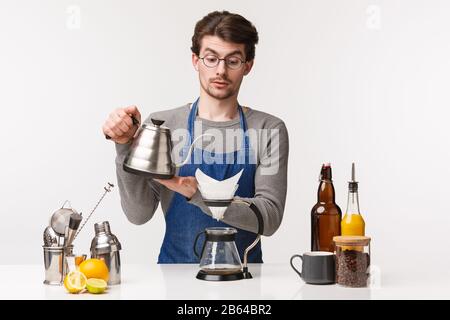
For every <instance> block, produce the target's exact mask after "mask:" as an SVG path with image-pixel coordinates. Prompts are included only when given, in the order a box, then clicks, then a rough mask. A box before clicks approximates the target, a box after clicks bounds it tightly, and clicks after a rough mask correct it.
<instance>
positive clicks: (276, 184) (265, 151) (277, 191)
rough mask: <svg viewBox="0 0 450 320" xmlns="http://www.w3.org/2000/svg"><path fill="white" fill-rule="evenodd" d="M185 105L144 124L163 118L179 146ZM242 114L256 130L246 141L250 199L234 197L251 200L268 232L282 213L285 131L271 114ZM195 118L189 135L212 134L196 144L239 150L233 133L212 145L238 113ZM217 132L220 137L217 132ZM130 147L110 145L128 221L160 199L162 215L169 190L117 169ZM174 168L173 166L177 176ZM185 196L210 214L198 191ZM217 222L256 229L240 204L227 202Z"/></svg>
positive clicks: (145, 217)
mask: <svg viewBox="0 0 450 320" xmlns="http://www.w3.org/2000/svg"><path fill="white" fill-rule="evenodd" d="M190 108H191V104H187V105H184V106H182V107H179V108H175V109H170V110H166V111H161V112H155V113H152V114H151V115H150V116H149V117H148V118H147V119H146V120H145V122H150V118H156V119H161V120H165V123H164V125H165V126H167V127H169V128H170V130H171V133H172V139H173V141H174V146H176V145H177V143H178V142H179V141H182V142H180V143H183V145H184V144H185V141H186V139H187V135H183V132H185V130H177V129H186V128H187V120H188V116H189V112H190ZM244 114H245V117H246V121H247V126H248V129H249V131H253V132H257V133H258V134H253V135H251V134H250V145H251V147H252V148H253V149H254V150H255V151H256V155H257V162H256V164H257V168H256V173H255V197H254V198H240V197H237V196H236V197H235V198H237V199H242V200H245V201H247V202H252V203H253V204H254V205H255V206H256V207H257V208H258V209H259V210H260V211H261V214H262V216H263V220H264V235H265V236H270V235H272V234H273V233H274V232H275V231H276V230H277V229H278V227H279V226H280V224H281V221H282V218H283V213H284V206H285V201H286V190H287V168H288V155H289V140H288V132H287V129H286V126H285V124H284V122H283V121H282V120H280V119H279V118H277V117H275V116H272V115H270V114H267V113H264V112H261V111H257V110H254V109H251V108H247V107H244ZM195 122H196V123H195V128H196V129H195V134H194V136H195V137H197V136H198V135H199V134H201V133H204V132H205V131H208V133H210V134H213V135H215V137H214V138H212V139H211V140H209V139H207V138H206V137H205V139H201V140H200V141H199V142H198V145H197V144H196V147H198V148H203V149H208V148H211V145H213V148H214V151H216V152H220V153H222V152H227V153H229V152H232V151H235V150H239V149H240V148H241V142H242V134H240V135H236V137H235V140H236V141H235V143H230V141H229V140H230V139H227V140H228V141H226V142H225V141H220V143H217V142H219V141H218V137H220V138H222V140H223V139H225V137H229V136H227V133H229V132H230V130H229V129H234V130H236V129H239V128H240V123H239V116H238V117H237V118H235V119H233V120H230V121H223V122H215V121H210V120H206V119H201V118H199V117H198V116H197V118H196V121H195ZM199 125H200V126H201V130H200V129H199V128H200V127H199ZM260 129H269V130H268V131H264V130H260ZM180 132H181V134H180ZM219 132H220V134H221V135H218V134H219ZM175 133H176V135H175ZM215 133H216V134H215ZM195 137H194V138H195ZM200 144H201V145H200ZM130 146H131V142H130V143H128V144H116V151H117V156H116V173H117V180H118V186H119V191H120V198H121V205H122V209H123V211H124V213H125V215H126V216H127V218H128V220H129V221H130V222H132V223H134V224H144V223H146V222H147V221H149V220H150V219H151V218H152V217H153V215H154V213H155V211H156V209H157V208H158V205H159V203H161V207H162V211H163V213H164V214H166V213H167V211H168V209H169V205H170V202H171V200H172V197H173V195H174V192H173V191H171V190H170V189H168V188H166V187H165V186H162V185H161V184H159V183H158V182H156V181H154V180H152V179H148V178H143V177H140V176H137V175H134V174H130V173H127V172H125V171H124V170H123V168H122V165H123V161H124V158H125V156H126V155H127V152H128V150H129V148H130ZM174 150H175V147H174ZM173 158H174V160H176V161H177V163H180V162H181V161H182V159H181V158H180V157H179V155H178V154H177V153H176V152H174V153H173ZM178 171H179V169H178V170H177V174H178ZM186 200H187V201H188V202H189V203H191V204H193V205H196V206H198V207H199V208H200V209H201V210H202V211H203V212H204V213H205V214H207V215H209V216H212V213H211V211H210V210H209V208H208V207H207V206H206V205H205V204H204V202H203V199H202V196H201V193H200V191H198V190H197V192H196V193H195V194H194V196H193V197H192V198H191V199H186ZM222 221H223V222H225V223H226V224H229V225H231V226H233V227H236V228H240V229H243V230H247V231H250V232H254V233H256V232H257V226H258V224H257V219H256V216H255V215H254V213H253V211H252V210H251V209H250V208H249V207H248V206H246V205H245V204H240V203H232V204H231V205H230V206H229V207H228V209H227V211H226V212H225V214H224V218H223V220H222Z"/></svg>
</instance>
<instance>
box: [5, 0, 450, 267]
mask: <svg viewBox="0 0 450 320" xmlns="http://www.w3.org/2000/svg"><path fill="white" fill-rule="evenodd" d="M71 5H75V7H72V8H71ZM73 8H75V9H73ZM77 8H79V9H80V15H79V16H77ZM216 9H219V10H222V9H227V10H230V11H232V12H237V13H240V14H242V15H244V16H245V17H246V18H248V19H249V20H250V21H252V22H253V23H254V24H255V25H256V27H257V29H258V31H259V35H260V44H259V45H258V46H257V49H256V61H255V67H254V69H253V71H252V73H251V74H250V75H249V76H248V77H247V78H246V79H245V80H244V83H243V86H242V89H241V94H240V102H241V103H242V104H244V105H249V106H251V107H253V108H256V109H260V110H263V111H265V112H269V113H272V114H274V115H276V116H278V117H280V118H282V119H283V120H284V121H285V122H286V125H287V127H288V130H289V135H290V148H291V149H290V150H291V152H290V158H289V186H288V195H287V204H286V209H285V215H284V220H283V222H282V225H281V227H280V229H279V230H278V231H277V232H276V233H275V234H274V235H273V236H272V237H270V238H264V239H263V248H264V249H263V252H264V259H265V261H266V262H285V263H288V261H289V258H290V256H291V255H292V254H294V253H301V252H304V251H307V250H309V246H310V210H311V207H312V206H313V205H314V203H315V202H316V193H317V186H318V181H317V177H318V173H319V170H320V167H321V164H322V163H323V162H331V163H332V167H333V176H334V184H335V188H336V192H337V197H336V200H337V202H338V204H339V205H340V206H341V208H342V210H343V211H345V206H346V201H347V198H346V197H347V181H348V180H349V178H350V168H351V162H352V161H355V162H356V164H357V179H358V180H359V181H360V203H361V209H362V214H363V216H364V218H365V220H366V226H367V227H366V233H367V235H369V236H371V237H372V241H373V243H372V249H373V251H372V256H373V257H372V258H373V261H374V263H375V264H376V265H377V266H379V267H380V270H381V272H382V271H383V268H385V267H388V266H392V265H396V266H398V267H405V268H409V266H410V265H412V264H417V263H422V265H424V266H426V267H427V268H429V269H430V270H441V268H442V270H443V271H444V272H447V275H448V273H449V271H448V270H450V268H449V265H450V262H449V249H448V244H449V242H450V241H449V239H448V234H449V230H450V212H449V205H448V199H449V198H448V188H449V187H448V186H449V176H450V175H449V167H448V166H449V160H450V152H449V136H450V134H449V129H448V127H447V121H448V120H447V119H448V114H449V112H448V108H449V105H450V96H449V93H448V92H449V88H448V87H449V83H450V81H449V80H450V76H449V75H450V41H449V38H450V20H449V19H448V16H449V13H450V3H449V2H448V1H444V0H443V1H411V0H402V1H380V0H372V1H366V0H353V1H350V0H345V1H332V0H328V1H324V0H322V1H317V0H309V1H299V0H292V1H287V0H283V1H281V0H280V1H260V0H258V1H256V0H255V1H248V0H247V1H242V0H239V1H235V0H230V1H227V2H226V4H225V2H223V1H211V0H209V1H167V0H164V1H98V0H96V1H75V0H74V1H65V0H58V1H57V0H54V1H50V0H41V1H32V0H29V1H23V0H22V1H18V0H14V1H13V0H1V1H0V105H1V111H2V117H1V118H2V121H1V125H0V136H1V139H2V143H1V171H0V174H1V176H0V191H1V192H0V200H1V203H0V216H1V222H0V246H1V254H0V264H22V263H25V264H39V263H42V260H43V254H42V248H41V245H42V232H43V230H44V228H45V227H46V226H47V224H48V221H49V218H50V216H51V214H52V213H53V212H54V211H55V210H56V209H58V207H59V206H61V205H62V203H63V202H64V200H66V199H69V200H70V201H71V202H72V205H73V206H74V208H76V209H77V210H78V211H82V212H83V214H84V216H87V215H88V213H89V212H90V210H91V209H92V208H93V206H94V205H95V203H96V202H97V200H98V199H99V197H100V196H101V194H102V192H103V187H104V185H105V184H106V182H107V181H111V182H113V183H115V182H116V176H115V166H114V156H115V151H114V147H113V144H112V143H111V142H108V141H106V140H105V139H104V137H103V135H102V133H101V126H102V123H103V121H104V120H105V119H106V117H107V115H108V113H109V112H110V111H111V110H112V109H114V108H117V107H121V106H127V105H130V104H136V105H138V106H139V107H140V110H141V112H142V113H143V115H144V116H145V115H148V114H149V113H150V112H153V111H157V110H163V109H167V108H172V107H177V106H180V105H183V104H185V103H187V102H190V101H193V100H194V99H195V97H196V96H197V95H198V92H199V87H198V80H197V75H196V73H195V71H194V69H193V67H192V66H191V52H190V45H191V42H190V39H191V36H192V33H193V29H194V25H195V23H196V21H198V20H199V19H201V18H202V17H203V16H204V15H206V14H207V13H208V12H210V11H212V10H216ZM104 220H108V221H109V222H110V224H111V228H112V231H113V233H114V234H116V235H117V237H118V238H119V240H120V241H121V243H122V246H123V251H122V252H121V255H122V260H123V261H122V262H123V263H148V264H154V263H156V260H157V255H158V252H159V247H160V244H161V241H162V237H163V234H164V219H163V214H162V212H161V210H160V209H158V212H157V214H156V215H155V217H154V218H153V219H152V220H151V221H150V222H149V223H147V224H145V225H142V226H135V225H132V224H131V223H130V222H128V221H127V219H126V218H125V215H124V214H123V212H122V210H121V207H120V199H119V192H118V189H117V187H116V188H114V189H113V192H112V193H110V194H108V195H107V196H106V198H105V199H104V202H103V203H102V204H101V205H100V207H99V209H98V210H97V211H96V212H95V213H94V215H93V217H92V219H91V221H90V222H89V223H88V224H87V225H86V227H85V229H84V230H83V231H82V233H80V237H79V238H78V239H77V241H76V243H75V251H76V252H79V253H81V252H83V253H88V252H89V245H90V240H91V239H92V237H93V235H94V230H93V224H94V223H95V222H100V221H104ZM436 267H437V269H436ZM433 272H434V271H433Z"/></svg>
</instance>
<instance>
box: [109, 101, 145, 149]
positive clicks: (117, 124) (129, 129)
mask: <svg viewBox="0 0 450 320" xmlns="http://www.w3.org/2000/svg"><path fill="white" fill-rule="evenodd" d="M127 111H129V112H127ZM131 114H133V116H134V117H136V119H138V120H139V121H140V118H141V114H140V113H139V110H138V109H137V107H136V106H130V107H126V108H118V109H116V110H114V111H113V112H111V114H110V115H109V116H108V119H107V120H106V121H105V123H104V125H103V127H102V129H103V133H104V134H105V135H107V136H109V137H110V138H111V139H112V140H114V141H115V142H119V141H120V142H121V143H122V142H124V141H125V142H126V141H128V140H129V139H131V137H132V136H133V134H134V132H136V130H137V126H135V125H134V124H133V121H132V119H131Z"/></svg>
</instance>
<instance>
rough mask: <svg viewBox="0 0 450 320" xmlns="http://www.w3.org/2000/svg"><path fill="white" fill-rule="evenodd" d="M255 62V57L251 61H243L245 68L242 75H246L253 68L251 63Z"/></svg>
mask: <svg viewBox="0 0 450 320" xmlns="http://www.w3.org/2000/svg"><path fill="white" fill-rule="evenodd" d="M254 62H255V59H253V60H252V61H248V62H246V63H245V70H244V76H246V75H248V74H249V73H250V71H251V70H252V68H253V63H254Z"/></svg>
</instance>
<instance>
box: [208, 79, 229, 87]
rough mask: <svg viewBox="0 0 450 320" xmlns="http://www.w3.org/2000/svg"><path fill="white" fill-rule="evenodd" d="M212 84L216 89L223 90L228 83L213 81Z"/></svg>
mask: <svg viewBox="0 0 450 320" xmlns="http://www.w3.org/2000/svg"><path fill="white" fill-rule="evenodd" d="M212 84H213V85H214V86H215V87H217V88H224V87H226V86H227V85H228V84H229V83H228V82H224V81H213V82H212Z"/></svg>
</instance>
